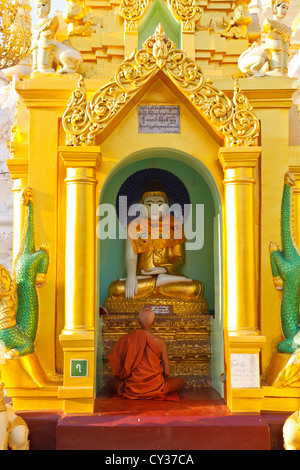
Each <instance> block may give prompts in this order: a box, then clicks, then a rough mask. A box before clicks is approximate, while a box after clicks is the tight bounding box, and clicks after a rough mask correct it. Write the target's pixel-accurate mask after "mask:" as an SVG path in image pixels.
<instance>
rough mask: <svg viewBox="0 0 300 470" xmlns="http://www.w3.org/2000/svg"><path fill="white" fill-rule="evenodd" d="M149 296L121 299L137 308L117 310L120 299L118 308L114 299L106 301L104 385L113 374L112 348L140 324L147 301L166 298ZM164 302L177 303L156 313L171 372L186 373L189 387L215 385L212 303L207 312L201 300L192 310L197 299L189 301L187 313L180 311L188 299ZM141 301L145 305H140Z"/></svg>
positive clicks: (156, 323)
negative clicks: (211, 356) (171, 311)
mask: <svg viewBox="0 0 300 470" xmlns="http://www.w3.org/2000/svg"><path fill="white" fill-rule="evenodd" d="M147 300H148V301H149V300H151V302H148V303H146V304H145V299H144V300H143V301H141V302H137V301H136V300H134V302H132V303H131V304H130V301H119V302H120V303H119V305H122V306H123V307H124V308H125V307H128V306H129V307H131V308H132V309H133V308H134V312H124V313H120V312H118V313H116V312H115V307H116V305H117V304H118V302H115V301H114V308H113V309H112V311H111V310H110V306H111V303H110V302H106V303H105V307H106V308H107V310H108V314H107V315H105V316H104V317H103V360H104V377H103V385H104V386H105V384H106V383H107V380H108V378H109V377H111V372H110V367H109V364H108V360H107V357H108V355H109V353H110V352H111V350H112V348H113V346H114V344H115V343H116V342H117V341H118V339H119V338H120V337H121V336H123V335H125V334H127V333H129V332H130V331H133V330H134V329H136V328H139V323H138V319H137V314H138V312H139V310H140V309H141V308H142V307H144V306H145V305H156V306H157V305H158V302H157V300H160V301H161V302H162V299H147ZM163 302H164V303H160V305H167V304H168V305H171V304H172V305H173V306H174V307H173V308H174V310H173V313H172V314H158V313H157V314H156V317H155V324H154V326H153V330H152V331H153V333H154V334H156V335H157V336H160V337H162V338H163V339H164V340H165V341H166V343H167V345H168V352H169V359H170V366H171V375H176V376H182V377H183V378H184V379H185V381H186V388H197V387H209V386H211V378H210V353H211V349H210V321H211V315H209V310H208V304H207V302H206V305H207V308H205V313H204V312H201V313H199V312H200V310H201V302H200V303H199V305H198V306H197V308H196V309H195V310H196V311H192V305H194V306H195V305H196V302H190V301H188V302H186V303H187V304H189V305H186V308H185V309H184V313H182V314H180V310H179V304H181V303H183V302H184V301H177V300H176V301H173V303H172V300H169V299H168V300H167V301H165V300H163ZM139 304H141V306H140V305H139Z"/></svg>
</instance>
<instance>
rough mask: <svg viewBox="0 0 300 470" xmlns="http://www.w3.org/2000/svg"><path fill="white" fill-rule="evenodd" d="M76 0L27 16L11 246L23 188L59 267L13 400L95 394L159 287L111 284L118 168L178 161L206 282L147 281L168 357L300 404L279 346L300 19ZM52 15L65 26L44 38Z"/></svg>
mask: <svg viewBox="0 0 300 470" xmlns="http://www.w3.org/2000/svg"><path fill="white" fill-rule="evenodd" d="M41 3H42V2H39V1H37V2H36V4H37V5H41ZM64 3H65V5H64V7H65V10H64V13H63V15H60V17H59V21H58V19H57V21H56V22H53V20H52V19H51V18H53V16H54V13H53V12H52V11H51V10H50V2H49V1H47V2H46V1H45V2H44V4H46V6H47V5H48V6H49V11H48V13H49V12H50V14H49V17H50V19H51V23H50V22H49V19H48V16H47V15H46V16H44V17H45V18H46V20H47V23H46V20H42V21H43V23H40V25H38V26H36V27H35V26H34V27H33V37H34V41H35V42H34V43H32V44H33V45H32V54H33V55H32V57H33V68H32V71H31V75H24V76H22V77H21V79H20V80H19V81H18V82H16V90H17V93H18V95H19V100H18V105H17V112H16V117H15V125H14V128H13V133H12V138H11V158H10V159H8V160H7V166H8V168H9V172H10V176H11V178H12V180H13V203H14V206H13V262H14V263H17V260H18V253H19V252H20V250H22V246H23V245H22V243H23V242H22V237H23V228H24V223H25V222H26V221H27V217H28V213H27V212H26V204H25V205H24V201H23V198H24V189H26V188H28V187H29V188H31V191H32V198H33V199H32V200H33V206H34V216H33V219H32V220H34V233H35V241H36V246H41V250H42V251H43V250H44V252H47V253H48V254H49V266H48V267H47V275H46V276H45V279H44V278H43V282H44V281H45V283H44V284H43V286H42V287H41V288H40V289H39V291H38V301H39V323H38V329H37V336H36V341H35V350H34V352H33V353H32V352H30V354H29V355H24V356H20V357H17V358H15V359H12V358H7V360H6V361H5V363H4V364H0V370H1V380H2V382H3V383H4V384H5V388H6V390H7V395H8V396H9V397H11V399H12V403H13V407H14V410H15V411H16V412H21V413H22V412H24V411H25V410H26V412H27V413H28V412H30V411H32V412H35V411H42V410H48V411H49V410H50V411H51V410H52V411H55V412H57V411H58V412H60V413H64V414H65V415H68V414H78V413H83V414H85V415H86V414H93V413H94V412H95V411H97V410H98V408H97V407H96V406H95V404H96V400H97V396H98V395H99V393H101V390H102V388H103V386H104V385H105V383H106V379H107V377H108V376H109V373H110V371H109V367H108V363H107V356H108V354H109V351H110V350H111V348H112V346H113V344H114V343H115V342H116V341H117V339H118V338H119V337H120V336H122V335H123V334H126V332H128V331H130V330H132V329H134V328H136V326H137V321H136V314H137V313H138V311H139V309H140V308H141V307H143V306H144V305H145V303H146V304H147V305H148V304H149V297H147V298H146V299H143V298H142V299H141V298H138V299H136V300H135V303H134V302H131V301H129V300H128V299H127V300H120V301H118V302H115V303H114V302H111V299H110V298H108V297H109V296H108V291H109V286H110V284H111V283H112V282H113V281H115V280H116V279H123V278H126V271H125V266H124V256H125V251H124V250H125V249H124V227H122V226H121V224H119V219H118V216H116V215H115V216H112V219H109V220H113V222H112V226H113V228H115V229H116V233H117V236H110V232H109V231H110V227H109V224H108V226H105V227H104V225H105V224H104V215H105V214H107V213H109V211H110V208H111V207H114V208H115V206H116V198H117V196H118V192H119V190H120V188H121V187H122V184H123V183H124V182H125V181H126V180H127V179H128V178H130V177H131V176H132V175H138V174H139V172H142V171H145V170H148V169H149V171H150V170H151V171H152V170H162V171H165V172H168V173H171V174H172V175H174V177H176V178H179V179H180V180H181V182H182V184H183V186H184V187H185V188H186V190H187V192H188V194H189V201H188V202H189V203H190V207H191V214H190V217H191V218H194V219H193V220H194V221H195V220H196V219H197V217H199V219H198V223H197V222H196V225H192V224H190V225H189V226H188V229H189V233H190V234H192V235H193V237H194V238H193V237H192V236H191V237H190V238H189V239H188V240H187V242H186V252H185V264H184V267H183V274H184V275H185V276H187V277H188V278H190V279H193V280H198V281H201V282H202V283H203V285H204V295H203V297H201V299H200V300H199V298H197V300H196V301H194V300H190V301H185V300H183V299H182V298H176V299H175V300H174V299H173V300H172V301H170V300H165V299H163V300H162V298H161V297H159V298H157V297H155V296H154V297H152V299H151V298H150V302H152V304H153V305H155V306H156V307H157V308H158V307H159V308H158V312H163V313H158V314H157V323H156V326H155V333H157V334H159V335H160V336H163V337H164V338H165V340H166V342H167V344H168V346H169V354H170V363H171V368H172V373H173V374H174V375H184V376H185V378H186V382H187V385H188V388H192V389H193V390H198V389H200V388H202V387H204V388H212V389H213V390H214V391H215V392H216V393H218V394H219V396H220V397H221V399H222V400H223V401H224V404H225V405H226V406H227V407H228V410H229V412H230V413H250V414H251V413H252V414H254V415H259V416H260V414H261V413H271V412H280V413H286V414H291V413H293V412H295V411H296V410H299V408H300V384H299V379H297V358H295V355H294V350H295V351H296V350H297V348H296V347H295V348H294V350H293V351H291V352H280V351H279V350H277V345H278V344H279V343H280V342H281V341H282V340H283V335H282V331H281V298H282V291H281V290H276V289H275V287H274V283H273V278H274V281H275V277H276V276H275V275H274V272H273V273H272V267H271V262H270V251H271V252H272V249H271V250H270V249H269V246H270V243H271V241H273V240H277V241H278V242H280V240H281V236H282V231H281V224H282V220H281V203H282V190H283V186H284V181H285V179H284V178H285V175H286V174H287V173H288V172H289V173H292V174H293V175H294V180H293V182H292V183H291V187H292V188H293V192H292V195H291V199H292V200H293V202H294V212H293V229H294V234H293V235H294V236H295V240H296V243H297V242H298V244H299V243H300V212H299V211H300V199H299V195H300V141H299V128H300V122H299V109H298V90H299V80H298V78H297V73H298V72H297V64H298V63H300V59H298V62H297V58H298V48H299V44H298V43H297V41H296V40H295V41H294V42H293V35H292V29H290V28H288V27H287V26H286V27H285V28H286V29H284V28H283V29H284V31H283V29H282V28H281V29H280V27H277V26H276V25H277V23H280V21H281V20H282V19H283V23H284V22H285V20H284V15H285V14H286V13H284V15H283V14H282V15H283V16H280V15H279V13H278V14H277V13H276V14H277V16H276V15H275V13H274V11H275V10H276V9H277V8H278V9H279V4H278V3H276V2H273V3H272V8H273V20H268V19H266V20H264V22H263V25H264V26H262V25H260V22H259V21H258V19H259V18H258V15H257V14H256V13H255V14H253V12H252V14H251V11H250V10H249V1H248V0H236V1H235V2H227V1H224V0H221V1H220V0H218V1H210V0H203V1H202V0H199V1H198V0H180V1H177V2H174V1H172V0H152V1H150V0H144V1H140V0H132V1H127V0H116V1H112V0H85V1H82V0H80V1H79V0H68V1H66V2H64ZM294 3H295V5H296V3H297V2H296V0H295V2H294ZM285 5H287V8H288V6H289V3H288V2H285ZM295 5H293V8H295ZM298 6H299V8H300V4H299V5H298ZM43 8H46V7H45V6H43ZM274 8H275V10H274ZM290 8H292V0H291V5H290ZM270 11H271V10H269V17H268V18H270V17H271V16H272V12H271V13H270ZM276 11H277V10H276ZM278 11H279V10H278ZM48 13H47V14H48ZM43 15H45V14H44V13H43ZM274 15H275V16H276V18H275V16H274ZM44 17H43V16H42V14H41V18H44ZM274 18H275V19H274ZM268 21H269V22H268ZM276 22H277V23H276ZM62 24H64V28H62ZM45 25H46V26H45ZM280 25H281V23H280ZM296 26H297V25H296ZM296 26H295V25H294V28H296ZM276 28H277V29H276ZM44 30H47V31H48V30H49V31H52V33H53V35H52V36H49V34H47V35H45V38H44V39H43V34H42V32H43V31H44ZM282 31H283V32H282ZM295 31H296V29H295ZM41 38H42V39H41ZM49 38H50V39H49ZM282 38H284V39H282ZM55 41H56V42H55ZM272 41H273V42H272ZM276 41H277V42H276ZM280 41H281V42H280ZM278 42H280V44H281V45H280V47H282V48H281V49H280V48H279V46H278ZM282 44H283V45H282ZM248 49H249V50H248ZM245 51H247V53H248V55H244V53H245ZM249 51H250V53H249ZM278 51H279V52H278ZM241 57H242V58H243V61H242V60H241ZM253 57H254V59H253ZM246 59H247V60H246ZM291 61H293V66H294V69H293V70H296V72H297V73H296V72H295V73H294V74H292V73H289V70H288V66H289V63H290V62H291ZM295 64H296V65H295ZM299 77H300V75H299ZM158 108H159V109H158ZM160 113H165V114H164V116H167V119H169V121H168V124H167V127H168V129H166V128H165V127H164V126H163V124H161V121H162V120H160V119H159V116H162V114H160ZM153 116H154V121H153ZM145 123H146V124H145ZM138 178H139V176H137V177H136V181H138ZM170 184H171V183H170ZM175 202H176V201H175ZM105 211H107V212H106V213H105ZM197 211H198V212H197ZM185 230H187V229H185ZM187 238H188V237H187ZM199 238H201V240H199ZM191 240H192V241H191ZM44 243H46V244H47V248H45V246H44V245H42V244H44ZM277 248H278V247H277ZM277 248H274V249H273V251H274V250H276V249H277ZM181 275H182V273H181ZM277 277H278V278H280V279H281V277H280V275H278V276H277ZM277 287H278V286H277ZM281 287H282V285H281ZM112 304H113V305H112ZM166 306H167V307H168V309H167V310H164V307H166ZM104 307H105V308H104ZM160 309H161V310H160ZM0 321H1V317H0ZM0 326H1V323H0ZM0 339H1V337H0ZM297 344H298V343H297ZM287 367H288V370H287ZM295 367H296V369H295ZM295 370H296V372H295ZM283 376H284V377H283Z"/></svg>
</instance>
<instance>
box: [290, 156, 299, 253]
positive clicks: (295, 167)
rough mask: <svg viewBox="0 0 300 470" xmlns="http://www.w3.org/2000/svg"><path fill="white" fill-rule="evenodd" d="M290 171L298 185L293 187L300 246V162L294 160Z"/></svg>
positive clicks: (296, 235) (295, 226) (295, 222)
mask: <svg viewBox="0 0 300 470" xmlns="http://www.w3.org/2000/svg"><path fill="white" fill-rule="evenodd" d="M298 158H299V157H298ZM289 171H291V172H292V173H294V175H295V180H296V185H295V186H294V188H293V197H294V200H293V202H294V234H295V240H296V243H297V246H298V247H299V246H300V164H299V163H298V162H292V164H291V165H290V166H289Z"/></svg>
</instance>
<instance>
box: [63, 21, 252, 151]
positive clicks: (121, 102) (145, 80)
mask: <svg viewBox="0 0 300 470" xmlns="http://www.w3.org/2000/svg"><path fill="white" fill-rule="evenodd" d="M157 74H158V75H159V76H161V77H165V78H166V79H167V80H168V81H169V82H171V84H173V86H174V85H175V88H176V90H179V91H180V92H181V94H182V95H184V96H185V98H187V100H188V101H189V102H190V103H191V104H192V107H193V108H194V110H196V111H197V113H198V114H200V115H201V116H202V118H203V119H204V121H205V122H206V123H207V124H208V125H209V126H210V127H211V128H212V129H213V131H214V133H215V134H216V135H217V136H218V137H219V139H221V140H222V141H223V142H224V146H226V147H235V146H245V147H249V146H256V145H258V137H259V132H260V125H259V121H258V118H257V116H256V115H255V114H254V112H253V111H252V107H251V105H250V104H249V102H248V99H247V98H246V96H245V95H244V94H243V93H242V92H241V91H240V88H239V86H238V83H237V82H235V84H234V95H233V99H232V101H231V100H230V99H229V98H228V96H227V95H226V94H225V93H224V92H223V91H220V90H218V89H217V88H215V87H214V86H213V84H212V82H211V80H209V79H208V78H206V77H205V76H204V74H203V72H202V70H201V68H200V67H199V66H198V65H197V64H196V63H195V62H193V61H192V60H191V59H190V58H189V57H188V56H187V55H186V54H185V53H184V52H183V51H182V50H180V49H176V45H175V44H174V43H173V42H172V41H170V40H169V39H167V37H166V35H165V32H164V29H163V27H162V26H161V25H158V27H157V28H156V31H155V34H154V35H153V36H152V37H150V38H149V39H147V41H146V42H145V43H144V44H143V48H142V49H140V50H138V51H134V52H133V53H132V54H131V56H130V57H129V58H128V59H125V60H124V61H123V63H122V64H121V65H120V66H119V67H118V68H117V70H116V73H115V76H114V79H113V80H112V81H111V82H109V83H107V84H106V85H104V86H102V87H101V88H100V89H99V90H98V91H96V92H95V93H94V94H93V95H92V97H91V98H90V100H89V101H87V98H86V91H85V84H84V80H83V78H82V77H81V78H80V79H79V82H78V88H77V89H76V90H75V91H74V92H73V93H72V96H71V98H70V100H69V103H68V106H67V109H66V111H65V113H64V115H63V120H62V123H63V127H64V130H65V131H66V134H67V137H66V145H71V146H80V145H94V142H95V137H96V136H97V135H98V134H102V133H104V131H105V129H106V128H108V126H109V124H110V123H111V121H112V120H113V119H114V118H115V117H116V116H117V115H118V114H119V113H120V112H121V111H122V109H124V108H125V106H126V104H127V103H129V102H130V100H132V98H133V97H134V96H135V95H136V94H137V93H138V92H140V91H141V90H142V88H143V87H145V85H146V84H149V83H151V81H152V80H153V79H154V77H156V76H157ZM156 78H157V77H156Z"/></svg>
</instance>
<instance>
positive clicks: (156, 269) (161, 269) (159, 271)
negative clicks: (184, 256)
mask: <svg viewBox="0 0 300 470" xmlns="http://www.w3.org/2000/svg"><path fill="white" fill-rule="evenodd" d="M165 273H167V270H166V268H164V267H162V266H161V267H154V268H149V269H146V270H144V269H141V274H143V275H149V274H165Z"/></svg>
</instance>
